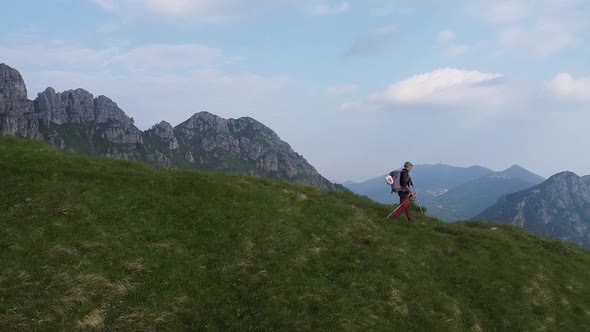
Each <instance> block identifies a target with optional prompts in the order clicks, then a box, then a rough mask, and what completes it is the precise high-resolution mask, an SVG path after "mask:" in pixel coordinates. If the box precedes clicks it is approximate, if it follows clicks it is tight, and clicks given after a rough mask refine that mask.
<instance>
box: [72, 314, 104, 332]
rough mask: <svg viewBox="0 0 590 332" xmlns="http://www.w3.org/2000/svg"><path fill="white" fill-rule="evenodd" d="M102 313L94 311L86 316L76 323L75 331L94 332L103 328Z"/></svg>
mask: <svg viewBox="0 0 590 332" xmlns="http://www.w3.org/2000/svg"><path fill="white" fill-rule="evenodd" d="M104 319H105V314H104V311H102V310H100V309H96V310H94V311H92V312H91V313H90V314H88V315H86V317H84V318H83V319H82V320H79V321H78V322H76V329H78V330H82V331H96V330H102V329H103V328H104Z"/></svg>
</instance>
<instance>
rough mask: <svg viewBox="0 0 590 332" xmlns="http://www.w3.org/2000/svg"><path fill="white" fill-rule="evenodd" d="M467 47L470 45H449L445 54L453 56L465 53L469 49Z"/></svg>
mask: <svg viewBox="0 0 590 332" xmlns="http://www.w3.org/2000/svg"><path fill="white" fill-rule="evenodd" d="M469 48H470V47H469V46H467V45H451V46H449V47H447V49H446V51H445V54H446V55H447V56H448V57H451V58H454V57H457V56H460V55H462V54H464V53H466V52H467V51H469Z"/></svg>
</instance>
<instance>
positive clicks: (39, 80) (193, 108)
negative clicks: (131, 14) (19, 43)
mask: <svg viewBox="0 0 590 332" xmlns="http://www.w3.org/2000/svg"><path fill="white" fill-rule="evenodd" d="M15 68H16V69H19V68H18V66H15ZM21 73H22V74H23V77H24V79H25V82H26V83H27V88H28V91H29V96H34V95H35V94H36V93H37V92H40V91H42V90H43V89H45V87H47V86H52V87H54V88H55V89H56V90H57V91H64V90H69V89H75V88H83V89H86V90H88V91H90V92H91V93H93V94H94V95H95V96H97V95H106V96H107V97H109V98H111V99H112V100H114V101H115V102H116V103H117V104H118V105H119V107H121V108H122V109H123V110H124V111H125V112H126V113H127V115H129V116H132V117H134V118H135V120H136V123H137V125H138V126H139V127H140V128H142V129H147V128H149V127H151V126H152V125H153V124H155V123H156V122H159V121H160V120H166V121H168V122H171V123H172V124H178V123H180V122H181V121H184V120H186V119H187V118H188V117H190V116H191V115H192V114H193V113H195V112H198V111H201V110H208V111H210V112H213V113H215V114H218V115H220V116H224V115H226V116H228V115H235V114H238V115H239V116H244V115H250V116H254V115H256V114H259V113H258V112H264V111H266V112H270V111H269V110H272V109H273V107H272V106H274V107H276V105H277V104H278V103H279V101H278V100H276V99H275V98H278V97H277V96H279V95H281V93H282V92H284V91H287V88H288V87H289V86H290V84H291V82H290V80H289V79H288V78H287V77H282V76H272V77H265V76H260V75H256V74H253V73H226V72H223V71H220V70H214V69H203V70H196V71H188V72H186V73H170V74H153V73H147V72H135V73H133V72H132V73H124V74H113V73H111V72H109V71H98V72H82V71H68V70H47V71H45V70H41V71H29V70H22V71H21ZM268 104H272V105H271V106H269V105H268Z"/></svg>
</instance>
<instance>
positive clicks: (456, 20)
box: [0, 0, 590, 182]
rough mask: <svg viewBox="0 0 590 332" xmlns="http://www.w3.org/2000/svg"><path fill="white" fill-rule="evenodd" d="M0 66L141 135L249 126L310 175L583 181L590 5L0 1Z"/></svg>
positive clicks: (498, 0)
mask: <svg viewBox="0 0 590 332" xmlns="http://www.w3.org/2000/svg"><path fill="white" fill-rule="evenodd" d="M0 15H1V17H2V19H1V20H0V63H6V64H7V65H9V66H11V67H13V68H16V69H17V70H19V71H20V73H21V74H22V75H23V78H24V79H25V82H26V84H27V89H28V95H29V98H30V99H34V98H35V97H36V95H37V93H39V92H41V91H43V90H45V88H47V87H53V88H55V89H56V90H57V91H65V90H70V89H76V88H83V89H86V90H88V91H90V92H91V93H93V94H94V95H95V96H98V95H105V96H107V97H109V98H111V99H112V100H113V101H115V102H116V103H117V104H118V105H119V107H120V108H121V109H123V110H124V111H125V113H126V114H127V115H129V116H131V117H133V118H134V120H135V123H136V125H137V126H138V127H139V128H140V129H142V130H146V129H149V128H150V127H151V126H153V125H154V124H156V123H158V122H160V121H162V120H166V121H168V122H170V123H171V124H172V125H178V124H180V123H181V122H183V121H184V120H186V119H188V118H189V117H190V116H191V115H193V114H194V113H197V112H200V111H208V112H211V113H213V114H216V115H219V116H221V117H224V118H240V117H246V116H248V117H252V118H254V119H256V120H258V121H260V122H262V123H263V124H265V125H266V126H268V127H270V128H271V129H272V130H274V131H275V132H276V133H277V134H278V135H279V136H280V137H281V138H282V139H283V140H284V141H286V142H288V143H289V144H290V145H291V147H292V148H293V149H294V150H295V151H296V152H297V153H299V154H301V155H303V156H304V157H305V158H306V159H307V161H309V162H310V163H311V164H312V165H313V166H314V167H315V168H316V169H317V170H318V171H319V172H320V173H321V174H322V175H324V176H325V177H327V178H328V179H330V180H332V181H335V182H343V181H347V180H351V181H362V180H366V179H369V178H372V177H375V176H379V175H381V174H385V173H387V172H389V171H390V170H391V169H394V168H398V167H400V166H401V165H402V164H403V162H404V161H406V160H409V161H412V162H413V163H414V164H436V163H444V164H449V165H454V166H471V165H481V166H485V167H488V168H491V169H493V170H496V171H501V170H503V169H506V168H508V167H510V166H512V165H513V164H519V165H521V166H522V167H524V168H526V169H528V170H530V171H533V172H535V173H537V174H539V175H541V176H544V177H549V176H551V175H553V174H555V173H558V172H561V171H565V170H568V171H572V172H575V173H576V174H578V175H580V176H581V175H586V174H590V153H588V147H589V146H590V130H589V129H590V44H589V42H588V41H590V20H587V18H588V17H590V1H587V0H510V1H507V0H445V1H440V0H389V1H386V0H362V1H361V0H19V1H16V0H14V1H4V3H3V5H2V14H0Z"/></svg>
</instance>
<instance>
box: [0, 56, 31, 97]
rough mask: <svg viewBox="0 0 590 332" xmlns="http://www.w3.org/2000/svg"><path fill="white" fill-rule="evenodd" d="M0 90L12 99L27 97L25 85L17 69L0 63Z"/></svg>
mask: <svg viewBox="0 0 590 332" xmlns="http://www.w3.org/2000/svg"><path fill="white" fill-rule="evenodd" d="M0 91H2V94H5V95H7V97H8V98H10V99H13V100H24V99H27V86H26V85H25V81H24V80H23V77H22V76H21V74H20V73H19V72H18V70H16V69H14V68H12V67H10V66H8V65H6V64H4V63H0Z"/></svg>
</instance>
